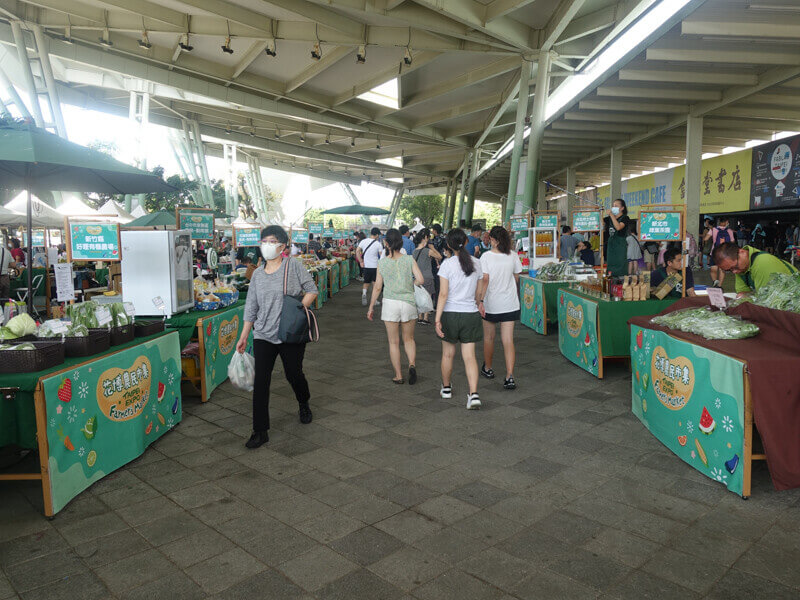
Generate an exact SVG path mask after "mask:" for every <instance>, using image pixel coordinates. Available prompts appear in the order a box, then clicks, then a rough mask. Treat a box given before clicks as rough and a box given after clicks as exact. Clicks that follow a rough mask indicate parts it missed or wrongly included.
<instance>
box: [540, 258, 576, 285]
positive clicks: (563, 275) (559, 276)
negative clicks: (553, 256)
mask: <svg viewBox="0 0 800 600" xmlns="http://www.w3.org/2000/svg"><path fill="white" fill-rule="evenodd" d="M536 279H538V280H540V281H569V280H570V279H575V278H574V277H573V276H572V275H571V274H570V273H569V263H568V262H566V261H564V262H558V263H556V262H551V263H547V264H546V265H544V266H543V267H541V268H540V269H539V270H538V271H537V272H536Z"/></svg>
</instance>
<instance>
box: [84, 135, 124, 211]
mask: <svg viewBox="0 0 800 600" xmlns="http://www.w3.org/2000/svg"><path fill="white" fill-rule="evenodd" d="M86 147H87V148H91V149H92V150H97V151H98V152H102V153H103V154H108V155H109V156H111V157H113V158H116V157H117V154H118V153H119V146H117V144H116V142H112V141H110V140H94V141H92V142H89V143H88V144H86ZM121 198H122V196H121V195H120V194H98V193H95V192H92V193H86V192H84V194H83V200H84V202H86V205H87V206H89V207H91V208H94V209H95V210H96V209H98V208H100V207H101V206H103V204H105V203H106V202H108V201H109V200H117V201H119V200H120V199H121Z"/></svg>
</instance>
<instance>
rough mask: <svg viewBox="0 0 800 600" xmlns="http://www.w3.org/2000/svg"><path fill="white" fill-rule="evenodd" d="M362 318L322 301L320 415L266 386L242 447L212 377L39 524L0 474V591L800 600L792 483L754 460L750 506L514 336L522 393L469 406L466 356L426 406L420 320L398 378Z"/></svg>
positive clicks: (434, 370)
mask: <svg viewBox="0 0 800 600" xmlns="http://www.w3.org/2000/svg"><path fill="white" fill-rule="evenodd" d="M364 312H365V311H364V309H363V308H362V307H361V305H360V294H359V288H358V287H357V286H355V285H351V286H349V287H348V288H346V289H345V290H344V291H342V292H341V293H340V294H339V295H337V296H336V297H335V298H334V300H333V301H332V302H331V303H329V304H327V305H326V306H325V308H324V309H323V310H321V311H319V312H318V315H319V320H320V324H321V330H322V340H321V341H320V343H319V344H316V345H313V346H311V347H309V349H308V353H307V361H306V372H307V374H308V377H309V380H310V382H311V389H312V394H313V400H312V403H313V409H314V423H313V424H312V425H309V426H302V425H300V424H299V423H298V422H297V414H296V404H295V402H294V400H293V399H291V395H290V390H289V388H288V386H287V384H286V383H285V381H284V380H283V379H282V375H281V376H279V377H277V378H275V385H274V391H275V394H274V396H273V407H272V416H273V429H272V431H271V432H270V436H271V441H270V443H269V445H268V446H267V447H264V448H261V449H259V450H256V451H247V450H246V449H245V448H244V441H245V439H246V437H247V435H248V434H249V432H250V399H249V398H248V395H247V394H244V393H241V392H239V391H237V390H235V389H234V388H233V387H231V386H229V385H227V384H226V385H223V386H222V388H220V389H218V390H217V391H216V392H215V393H214V395H213V397H212V400H211V401H210V402H209V403H208V404H205V405H201V404H200V403H198V402H197V401H194V400H190V399H185V401H184V402H185V403H184V410H185V417H184V421H183V423H182V424H181V425H180V426H179V427H178V428H177V429H176V430H175V431H174V432H172V433H170V434H169V435H167V436H165V437H164V438H162V439H161V440H160V441H159V442H157V443H156V444H155V445H154V446H153V447H151V449H149V450H148V451H147V452H146V453H145V455H144V456H142V457H141V458H140V459H139V460H137V461H135V462H134V463H132V464H130V465H128V467H126V468H123V469H121V470H120V471H119V472H117V473H116V474H114V475H112V476H109V477H107V478H106V479H104V480H102V481H101V482H99V483H97V484H96V485H95V486H94V487H93V488H91V489H90V490H88V491H87V492H85V493H83V494H81V495H80V496H79V497H78V498H77V499H75V500H74V501H73V502H72V503H71V504H70V505H69V506H68V507H67V508H66V509H65V510H64V511H63V512H62V513H60V514H58V515H57V516H56V517H55V519H53V520H52V521H48V520H46V519H45V518H43V517H42V516H41V506H40V503H41V495H40V494H39V491H38V488H37V487H36V486H35V485H34V484H32V483H31V484H17V483H15V484H9V483H3V484H0V567H1V568H2V571H0V600H4V599H6V598H16V597H18V596H19V597H22V598H26V599H44V598H65V599H66V598H69V599H70V600H75V599H80V600H91V599H94V598H112V597H117V598H143V599H145V598H146V599H153V598H156V599H157V598H169V599H170V600H178V599H180V598H203V597H214V598H247V599H252V598H269V599H284V598H286V599H300V598H303V599H310V598H319V599H341V600H358V599H365V600H378V599H382V598H392V599H393V598H418V599H421V600H427V599H430V600H448V599H451V598H452V599H459V600H472V599H476V600H480V599H498V600H502V599H509V598H522V599H527V598H545V599H551V598H568V599H570V600H571V599H576V598H595V597H601V598H635V599H641V598H695V597H708V598H725V599H731V598H757V597H761V598H770V599H773V600H774V599H777V598H797V597H798V595H800V569H798V567H797V566H798V564H800V545H799V544H798V541H797V540H798V536H800V507H799V505H798V504H797V500H798V499H800V491H797V490H795V491H789V492H780V493H778V492H775V491H773V490H772V488H771V485H770V483H769V479H768V477H767V474H766V470H765V468H764V467H763V466H760V467H757V469H756V472H755V474H754V485H753V497H752V498H751V499H750V500H748V501H744V500H742V499H741V498H739V497H737V496H735V495H733V494H732V493H729V492H727V491H726V490H725V489H724V488H722V487H721V486H720V485H718V484H714V483H712V482H711V481H710V480H708V479H706V478H704V477H702V476H701V475H699V474H698V473H697V472H696V471H694V470H692V469H691V468H689V467H688V466H686V465H685V464H684V463H682V462H681V461H680V460H679V459H678V458H676V457H675V456H673V455H672V454H671V453H670V452H669V451H668V450H667V449H665V448H664V447H662V446H661V444H660V443H659V442H657V441H656V440H655V439H654V438H653V437H652V436H651V435H650V434H649V433H648V432H647V431H646V430H645V429H644V427H643V426H641V425H640V424H639V422H638V421H637V419H636V418H635V417H633V416H632V415H631V413H630V379H629V377H630V375H629V373H628V372H627V370H626V369H625V368H624V367H622V366H621V365H620V366H615V367H612V368H611V369H610V374H609V377H608V378H607V379H606V380H605V381H599V380H596V379H594V378H592V377H591V376H589V375H588V374H586V373H584V372H583V371H581V370H579V369H577V368H576V367H574V366H572V365H571V364H569V363H567V362H566V361H565V360H564V359H563V358H562V357H561V355H560V354H559V353H558V349H557V346H556V336H554V335H551V336H550V337H548V338H542V337H540V336H537V335H536V334H534V333H533V332H532V331H529V330H527V329H525V328H523V327H521V326H520V327H518V331H517V339H518V343H519V345H518V348H519V356H520V360H519V365H518V368H517V378H518V382H519V385H520V389H518V390H516V391H514V392H505V391H503V390H502V385H501V381H499V380H495V381H493V382H486V381H485V380H482V381H481V386H480V392H481V399H482V401H483V403H484V407H483V409H482V410H480V411H472V412H467V411H466V410H465V409H464V395H465V393H466V389H465V384H464V376H463V367H460V365H459V367H458V368H457V375H456V378H455V385H454V387H455V390H454V391H455V398H454V399H453V400H451V401H442V400H440V399H439V397H438V390H439V374H438V357H439V344H438V342H437V341H436V340H435V338H434V332H433V331H432V328H424V329H423V328H419V329H418V337H417V340H418V345H419V351H420V352H419V359H418V362H417V365H418V369H419V372H420V381H419V383H418V385H416V386H415V387H411V386H408V385H404V386H396V385H393V384H391V382H390V381H389V379H390V377H391V372H390V369H389V368H388V356H387V350H386V347H385V335H384V330H383V326H382V324H381V323H380V322H378V321H376V322H374V323H369V322H368V321H366V319H365V318H364ZM501 356H502V355H501ZM501 361H502V358H501ZM457 364H458V363H457ZM501 365H502V362H500V363H498V364H497V365H496V367H495V369H496V370H497V371H498V372H500V373H501V374H502V371H503V370H502V366H501ZM15 594H16V595H15Z"/></svg>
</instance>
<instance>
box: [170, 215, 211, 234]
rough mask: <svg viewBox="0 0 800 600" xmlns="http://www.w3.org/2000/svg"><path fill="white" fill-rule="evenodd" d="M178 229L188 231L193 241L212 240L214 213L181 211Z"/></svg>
mask: <svg viewBox="0 0 800 600" xmlns="http://www.w3.org/2000/svg"><path fill="white" fill-rule="evenodd" d="M178 229H187V230H189V232H190V233H191V234H192V239H193V240H210V239H213V238H214V212H213V211H210V210H207V211H195V210H179V211H178Z"/></svg>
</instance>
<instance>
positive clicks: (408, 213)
mask: <svg viewBox="0 0 800 600" xmlns="http://www.w3.org/2000/svg"><path fill="white" fill-rule="evenodd" d="M443 215H444V196H443V195H440V194H436V195H430V196H403V198H402V199H401V200H400V206H399V207H398V209H397V216H398V217H399V218H400V219H401V220H402V221H405V222H406V223H407V224H408V225H409V226H413V225H414V219H415V218H418V219H419V220H420V221H421V222H422V224H423V225H425V227H430V226H431V225H433V224H434V223H441V222H442V217H443Z"/></svg>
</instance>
